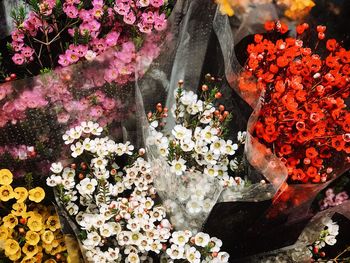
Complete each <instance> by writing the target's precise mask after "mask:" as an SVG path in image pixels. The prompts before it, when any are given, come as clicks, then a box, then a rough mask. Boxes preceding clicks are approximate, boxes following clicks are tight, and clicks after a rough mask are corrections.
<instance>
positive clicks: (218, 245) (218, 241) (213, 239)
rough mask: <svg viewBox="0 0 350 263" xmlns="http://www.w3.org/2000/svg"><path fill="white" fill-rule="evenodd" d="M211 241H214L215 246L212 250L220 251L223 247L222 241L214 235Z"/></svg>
mask: <svg viewBox="0 0 350 263" xmlns="http://www.w3.org/2000/svg"><path fill="white" fill-rule="evenodd" d="M210 242H212V243H214V247H212V248H211V249H210V252H219V251H220V248H221V247H222V241H221V240H220V239H218V238H216V237H212V238H211V239H210Z"/></svg>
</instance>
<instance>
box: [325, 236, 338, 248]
mask: <svg viewBox="0 0 350 263" xmlns="http://www.w3.org/2000/svg"><path fill="white" fill-rule="evenodd" d="M324 241H325V242H326V244H328V245H330V246H333V245H334V244H335V243H337V240H336V238H335V236H332V235H329V236H326V237H325V239H324Z"/></svg>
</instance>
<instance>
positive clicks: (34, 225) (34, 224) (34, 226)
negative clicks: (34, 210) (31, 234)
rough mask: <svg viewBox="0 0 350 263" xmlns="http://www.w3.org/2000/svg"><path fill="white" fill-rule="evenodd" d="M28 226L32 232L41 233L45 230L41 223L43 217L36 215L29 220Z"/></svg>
mask: <svg viewBox="0 0 350 263" xmlns="http://www.w3.org/2000/svg"><path fill="white" fill-rule="evenodd" d="M27 226H28V227H29V229H30V230H32V231H35V232H39V231H40V230H41V229H42V228H43V223H42V221H41V216H38V215H35V216H31V217H29V219H28V222H27Z"/></svg>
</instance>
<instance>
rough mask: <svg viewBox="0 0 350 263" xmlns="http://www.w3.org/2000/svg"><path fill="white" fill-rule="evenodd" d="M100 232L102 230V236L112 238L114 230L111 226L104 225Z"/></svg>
mask: <svg viewBox="0 0 350 263" xmlns="http://www.w3.org/2000/svg"><path fill="white" fill-rule="evenodd" d="M99 230H100V234H101V236H103V237H110V236H111V235H112V233H113V228H112V226H111V225H109V224H103V225H102V226H101V227H100V229H99Z"/></svg>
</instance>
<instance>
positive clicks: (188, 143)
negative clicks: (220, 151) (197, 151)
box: [181, 138, 195, 152]
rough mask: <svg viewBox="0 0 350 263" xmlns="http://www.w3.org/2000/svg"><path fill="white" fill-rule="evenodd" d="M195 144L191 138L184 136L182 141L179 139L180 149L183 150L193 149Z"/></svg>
mask: <svg viewBox="0 0 350 263" xmlns="http://www.w3.org/2000/svg"><path fill="white" fill-rule="evenodd" d="M194 146H195V143H194V141H192V140H191V138H186V139H184V140H183V141H181V149H182V150H183V151H184V152H190V151H192V150H193V148H194Z"/></svg>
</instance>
